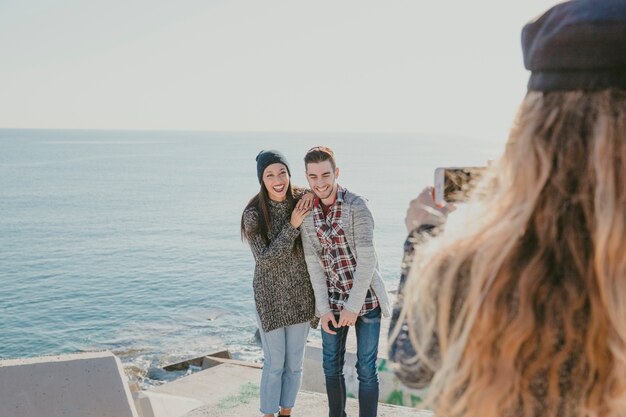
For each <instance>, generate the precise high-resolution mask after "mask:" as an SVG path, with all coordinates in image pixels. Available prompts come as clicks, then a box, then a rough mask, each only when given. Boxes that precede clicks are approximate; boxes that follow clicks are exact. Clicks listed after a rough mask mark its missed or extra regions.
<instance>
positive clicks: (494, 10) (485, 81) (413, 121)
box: [0, 0, 556, 138]
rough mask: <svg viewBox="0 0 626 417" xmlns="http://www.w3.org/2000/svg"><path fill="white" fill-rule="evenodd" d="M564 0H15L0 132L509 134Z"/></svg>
mask: <svg viewBox="0 0 626 417" xmlns="http://www.w3.org/2000/svg"><path fill="white" fill-rule="evenodd" d="M555 3H556V1H555V0H523V1H521V0H476V1H461V0H457V1H423V0H308V1H304V0H228V1H226V0H181V1H172V0H167V1H166V0H107V1H104V0H101V1H93V0H0V128H1V127H23V128H85V129H100V128H104V129H172V130H211V131H223V130H230V131H313V132H315V131H327V132H328V131H337V132H339V131H355V132H361V131H373V132H416V133H425V134H444V135H463V136H466V137H481V136H485V137H492V138H496V137H502V136H503V135H506V134H507V132H508V127H509V125H510V123H511V121H512V118H513V116H514V113H515V110H516V108H517V106H518V104H519V102H520V100H521V99H522V97H523V95H524V93H525V86H526V81H527V78H528V73H527V72H526V71H525V70H524V68H523V65H522V58H521V48H520V30H521V28H522V26H523V24H524V23H526V22H527V21H529V20H530V19H532V18H534V17H536V16H537V15H538V14H540V13H541V12H543V11H544V10H546V9H547V8H548V7H550V6H552V5H553V4H555Z"/></svg>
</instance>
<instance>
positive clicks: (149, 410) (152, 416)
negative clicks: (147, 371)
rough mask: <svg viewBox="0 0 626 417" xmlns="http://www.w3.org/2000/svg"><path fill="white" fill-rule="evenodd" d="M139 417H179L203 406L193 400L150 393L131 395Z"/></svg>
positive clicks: (141, 392) (142, 392)
mask: <svg viewBox="0 0 626 417" xmlns="http://www.w3.org/2000/svg"><path fill="white" fill-rule="evenodd" d="M133 399H134V400H135V405H136V406H137V411H138V413H139V417H181V416H184V415H185V414H187V413H188V412H189V411H191V410H194V409H196V408H198V407H201V406H203V405H204V403H202V402H201V401H198V400H194V399H193V398H187V397H180V396H177V395H169V394H162V393H158V392H152V391H140V392H135V393H133Z"/></svg>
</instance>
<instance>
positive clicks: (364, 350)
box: [355, 308, 381, 417]
mask: <svg viewBox="0 0 626 417" xmlns="http://www.w3.org/2000/svg"><path fill="white" fill-rule="evenodd" d="M380 316H381V311H380V308H376V309H374V310H372V311H370V312H368V313H367V314H365V315H363V316H360V317H359V318H358V319H357V321H356V325H355V327H356V345H357V347H356V356H357V362H356V372H357V377H358V379H359V417H376V413H377V410H378V395H379V386H378V370H377V368H376V359H377V358H378V340H379V338H380Z"/></svg>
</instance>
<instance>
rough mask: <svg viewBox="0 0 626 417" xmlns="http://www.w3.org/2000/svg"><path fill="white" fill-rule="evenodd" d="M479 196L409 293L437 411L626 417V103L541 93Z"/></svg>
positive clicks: (437, 244) (608, 95)
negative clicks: (475, 211)
mask: <svg viewBox="0 0 626 417" xmlns="http://www.w3.org/2000/svg"><path fill="white" fill-rule="evenodd" d="M476 195H477V196H481V197H477V198H478V199H480V200H481V201H480V206H481V207H482V209H481V212H480V213H478V214H476V215H474V216H472V217H471V222H470V221H468V224H467V225H466V227H464V228H461V230H451V229H450V230H447V231H445V232H444V233H443V234H442V235H441V236H439V237H438V238H436V239H433V240H432V242H431V244H430V246H429V248H426V249H424V252H423V255H424V256H421V257H420V258H419V259H417V260H416V262H415V264H414V265H413V266H412V269H411V273H410V275H409V278H408V280H407V283H406V286H405V290H404V300H405V301H404V308H403V310H402V313H401V320H400V322H402V321H404V322H405V323H408V325H409V335H410V338H411V341H412V343H413V345H414V347H415V348H416V351H417V352H418V353H417V357H416V358H415V359H416V361H418V362H420V363H421V364H426V365H427V366H428V367H430V368H431V369H432V370H433V371H434V372H435V374H434V378H433V380H432V382H431V385H430V387H429V395H428V400H427V404H428V405H429V407H431V408H432V409H433V411H435V413H436V415H438V416H445V417H455V416H464V417H474V416H476V417H496V416H497V417H502V416H537V415H541V416H545V417H549V416H598V417H604V416H624V415H626V91H623V90H615V89H612V90H603V91H599V92H582V91H570V92H551V93H541V92H529V93H528V94H527V96H526V98H525V99H524V101H523V103H522V105H521V107H520V110H519V112H518V115H517V118H516V121H515V124H514V126H513V129H512V130H511V134H510V137H509V141H508V143H507V145H506V149H505V152H504V155H503V157H502V158H501V159H500V161H498V162H497V163H496V164H495V165H494V166H492V168H491V169H490V170H489V173H488V174H487V175H486V176H485V179H484V180H483V182H482V184H481V185H480V186H479V189H478V191H477V192H476ZM434 346H435V347H437V352H438V353H437V354H436V355H433V347H434Z"/></svg>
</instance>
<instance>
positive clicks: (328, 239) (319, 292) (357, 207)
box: [301, 146, 389, 417]
mask: <svg viewBox="0 0 626 417" xmlns="http://www.w3.org/2000/svg"><path fill="white" fill-rule="evenodd" d="M304 162H305V165H306V176H307V180H308V181H309V185H310V187H311V189H312V190H313V192H314V193H315V202H314V207H313V210H312V214H311V215H310V216H308V217H306V218H305V219H304V222H303V223H302V226H301V235H302V246H303V248H304V256H305V259H306V263H307V268H308V270H309V275H310V276H311V283H312V285H313V290H314V291H315V306H316V310H317V314H318V315H319V317H320V319H321V320H320V321H321V324H322V349H323V367H324V376H325V378H326V392H327V394H328V406H329V417H345V415H346V414H345V404H346V387H345V380H344V375H343V366H344V356H345V351H346V338H347V336H348V330H349V328H350V326H354V327H355V330H356V337H357V375H358V380H359V408H360V412H359V415H360V416H361V417H374V416H376V413H377V406H378V391H379V388H378V372H377V369H376V359H377V357H378V340H379V336H380V318H381V315H384V316H388V315H389V300H388V297H387V291H386V290H385V285H384V283H383V281H382V278H381V275H380V271H379V268H378V260H377V257H376V252H375V250H374V242H373V234H374V220H373V218H372V214H371V212H370V211H369V209H368V207H367V203H366V201H365V199H363V198H362V197H360V196H358V195H356V194H354V193H352V192H350V191H348V190H346V189H345V188H343V187H341V186H340V185H339V184H338V183H337V178H338V177H339V169H338V168H337V166H336V163H335V157H334V153H333V151H332V150H331V149H330V148H327V147H322V146H319V147H315V148H313V149H311V150H309V152H307V154H306V156H305V157H304Z"/></svg>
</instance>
